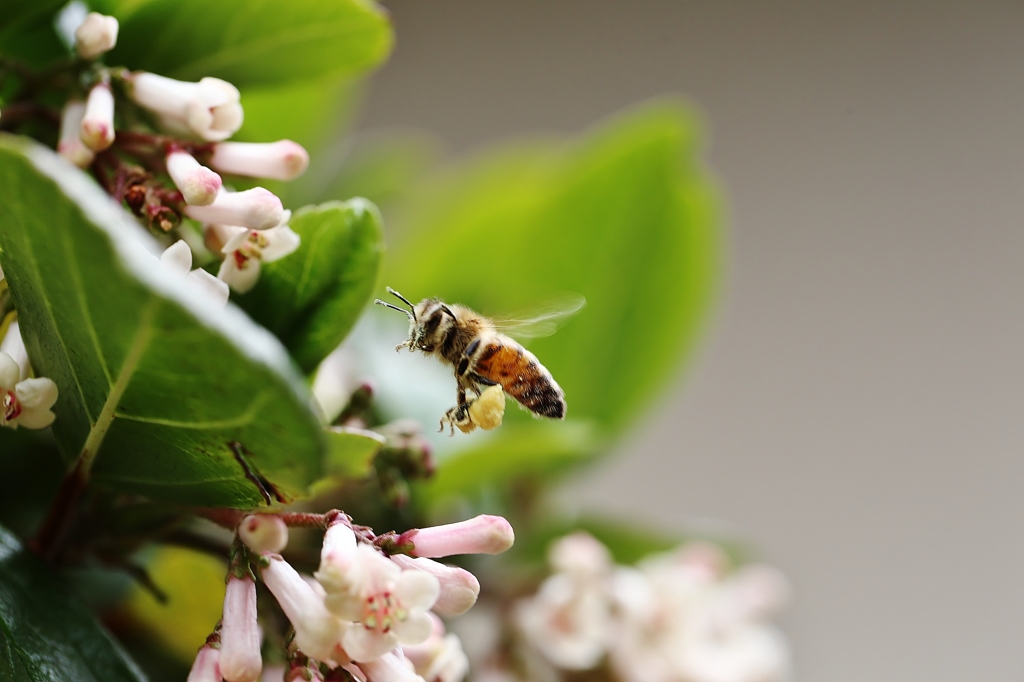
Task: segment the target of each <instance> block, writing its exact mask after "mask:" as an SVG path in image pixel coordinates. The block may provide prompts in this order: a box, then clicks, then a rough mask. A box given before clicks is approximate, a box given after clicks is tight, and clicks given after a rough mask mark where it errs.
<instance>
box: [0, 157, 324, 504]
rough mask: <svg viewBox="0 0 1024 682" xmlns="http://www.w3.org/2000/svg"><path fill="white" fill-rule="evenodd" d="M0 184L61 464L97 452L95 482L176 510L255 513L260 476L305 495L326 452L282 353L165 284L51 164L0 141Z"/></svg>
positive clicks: (162, 274)
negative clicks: (187, 506) (55, 394)
mask: <svg viewBox="0 0 1024 682" xmlns="http://www.w3.org/2000/svg"><path fill="white" fill-rule="evenodd" d="M0 186H2V187H4V188H5V194H4V197H3V199H2V200H0V264H2V267H3V270H4V273H5V274H6V276H7V279H8V282H9V284H10V290H11V295H12V297H13V299H14V303H15V305H16V307H17V309H18V313H19V321H20V323H21V332H22V336H23V337H24V339H25V343H26V345H27V347H28V351H29V356H30V357H31V359H32V364H33V366H34V367H35V369H36V372H37V373H38V374H39V375H41V376H47V377H50V378H52V379H53V380H54V381H56V382H57V386H58V388H59V390H60V397H59V398H58V401H57V404H56V406H55V408H54V411H55V412H56V414H57V421H56V422H55V423H54V426H53V432H54V435H55V436H56V439H57V443H58V446H59V447H60V449H61V452H62V454H63V456H64V457H65V459H67V460H72V459H74V458H75V457H77V456H78V455H79V453H80V452H83V450H85V451H88V452H89V453H98V457H97V459H96V463H95V466H94V468H93V475H94V479H95V480H97V481H99V482H102V483H104V484H107V485H109V486H112V487H116V488H118V489H121V490H126V491H130V492H135V493H142V494H145V495H148V496H150V497H153V498H158V499H165V500H172V501H175V502H181V503H191V504H203V505H216V506H237V507H250V506H255V505H259V504H262V503H263V497H262V495H261V492H260V489H259V488H258V486H257V484H256V483H255V482H254V481H253V480H252V479H253V478H254V477H258V476H260V475H262V476H263V477H265V478H266V479H267V480H269V481H270V482H271V483H272V484H273V485H275V486H277V487H278V489H279V490H280V492H281V493H282V494H283V495H284V496H286V497H290V496H297V495H301V494H303V493H304V491H305V489H306V487H307V486H308V485H309V484H310V483H311V482H312V481H314V480H316V479H317V478H318V477H319V475H320V464H321V463H320V455H321V451H322V447H323V441H322V435H321V429H320V426H319V420H318V418H317V417H316V416H315V414H314V413H313V411H312V410H311V409H310V407H309V398H308V393H307V391H306V389H305V386H304V384H303V382H302V380H301V378H300V377H299V376H298V375H297V374H296V373H295V371H294V369H293V368H292V365H291V363H290V362H289V360H288V357H287V355H286V354H285V352H284V349H283V348H281V346H280V344H278V343H277V341H276V340H275V339H274V338H273V337H272V336H271V335H269V334H267V333H266V331H265V330H263V329H261V328H259V327H258V326H257V325H254V324H252V322H251V321H250V320H249V319H248V318H247V317H246V316H245V315H243V314H242V313H241V312H240V311H238V310H237V309H235V308H234V307H232V306H228V308H226V309H224V310H219V309H218V307H217V306H216V305H215V304H213V303H211V302H210V301H208V300H207V299H206V298H205V297H204V296H203V295H202V294H201V293H200V292H199V291H198V290H193V289H192V288H191V287H189V286H186V285H185V284H186V283H185V282H183V281H180V280H179V279H177V278H176V277H174V276H173V275H172V274H170V273H169V272H168V271H166V270H165V269H164V268H163V267H162V266H161V265H160V263H159V261H158V260H157V258H156V256H155V255H154V253H153V251H156V253H159V250H158V248H157V247H156V245H155V244H152V243H151V242H150V241H149V240H148V237H146V235H145V234H144V232H143V231H142V230H141V229H140V228H139V226H138V225H137V224H136V223H135V221H134V220H133V219H132V218H131V217H130V216H129V215H128V214H127V213H125V212H123V211H121V210H120V209H118V208H117V207H116V206H114V205H113V203H112V202H111V201H110V199H109V198H108V197H107V196H106V195H104V194H103V192H102V191H101V190H100V189H99V188H98V187H97V186H96V185H95V184H94V183H93V182H92V181H91V180H90V179H89V178H88V177H87V176H86V175H85V174H84V173H82V172H81V171H79V170H78V169H76V168H73V167H71V166H70V165H68V164H66V163H65V162H64V161H63V160H62V159H60V158H58V157H57V156H56V155H54V154H53V153H52V152H51V151H50V150H48V149H45V148H43V147H40V146H38V145H35V144H34V143H30V142H28V141H26V140H24V139H20V138H14V137H0ZM147 247H150V248H147ZM239 458H241V459H242V460H243V461H246V462H247V464H248V467H249V469H250V475H248V476H247V472H246V471H245V470H244V469H243V466H242V465H241V464H240V461H239Z"/></svg>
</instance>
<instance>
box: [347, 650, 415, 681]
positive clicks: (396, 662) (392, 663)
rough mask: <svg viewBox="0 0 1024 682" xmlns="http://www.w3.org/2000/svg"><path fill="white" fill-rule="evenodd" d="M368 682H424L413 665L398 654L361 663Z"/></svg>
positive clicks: (360, 666)
mask: <svg viewBox="0 0 1024 682" xmlns="http://www.w3.org/2000/svg"><path fill="white" fill-rule="evenodd" d="M359 669H360V670H362V671H363V672H364V673H366V678H367V680H368V682H424V680H423V678H422V677H420V676H419V675H417V674H416V672H415V671H414V670H413V668H412V665H411V664H410V663H409V662H408V661H406V660H405V659H404V658H402V657H401V656H399V655H398V654H396V653H387V654H384V655H383V656H380V657H378V658H376V659H375V660H372V661H364V662H360V663H359Z"/></svg>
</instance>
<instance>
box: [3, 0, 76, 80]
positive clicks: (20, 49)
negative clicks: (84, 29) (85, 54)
mask: <svg viewBox="0 0 1024 682" xmlns="http://www.w3.org/2000/svg"><path fill="white" fill-rule="evenodd" d="M65 4H66V0H39V1H38V2H36V1H34V0H33V1H32V2H25V1H23V0H3V1H2V2H0V57H6V58H9V59H16V60H18V61H21V62H24V63H25V64H28V65H31V67H32V68H39V67H42V66H46V65H47V64H49V63H50V62H52V61H54V60H55V59H59V58H61V57H66V56H67V55H68V51H67V49H66V48H65V47H64V45H63V44H62V43H61V41H60V38H58V37H57V31H56V30H55V28H54V20H55V18H56V16H57V11H58V10H59V9H60V8H61V7H62V6H63V5H65Z"/></svg>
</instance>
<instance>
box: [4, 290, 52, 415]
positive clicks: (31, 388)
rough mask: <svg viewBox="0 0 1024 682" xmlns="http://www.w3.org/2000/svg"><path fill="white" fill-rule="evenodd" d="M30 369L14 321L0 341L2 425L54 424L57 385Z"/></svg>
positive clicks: (26, 354) (16, 324) (23, 345)
mask: <svg viewBox="0 0 1024 682" xmlns="http://www.w3.org/2000/svg"><path fill="white" fill-rule="evenodd" d="M2 279H3V272H0V280H2ZM29 370H30V366H29V361H28V353H27V352H26V351H25V344H24V342H23V341H22V340H21V333H20V332H19V329H18V323H17V322H12V323H11V325H10V327H9V328H8V329H7V333H6V334H5V335H4V338H3V340H2V341H0V426H6V427H7V428H10V429H16V428H18V427H19V426H24V427H25V428H27V429H45V428H46V427H47V426H49V425H50V424H52V423H53V420H54V418H55V415H54V414H53V411H52V410H51V408H52V407H53V404H54V403H55V402H57V384H55V383H54V382H53V380H52V379H47V378H45V377H30V376H29Z"/></svg>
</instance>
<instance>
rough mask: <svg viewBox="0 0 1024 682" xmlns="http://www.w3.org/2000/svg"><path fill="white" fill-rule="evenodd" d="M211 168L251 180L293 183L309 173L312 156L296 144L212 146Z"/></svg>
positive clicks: (246, 143)
mask: <svg viewBox="0 0 1024 682" xmlns="http://www.w3.org/2000/svg"><path fill="white" fill-rule="evenodd" d="M210 165H211V166H213V167H214V168H216V169H217V170H219V171H220V172H222V173H231V174H234V175H245V176H247V177H251V178H272V179H274V180H294V179H295V178H297V177H299V176H300V175H302V174H303V173H305V172H306V168H307V167H308V166H309V154H308V153H307V152H306V150H305V149H304V148H303V147H302V145H300V144H298V143H297V142H292V141H291V140H278V141H277V142H269V143H260V142H221V143H220V144H216V145H214V146H213V155H212V156H210Z"/></svg>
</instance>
